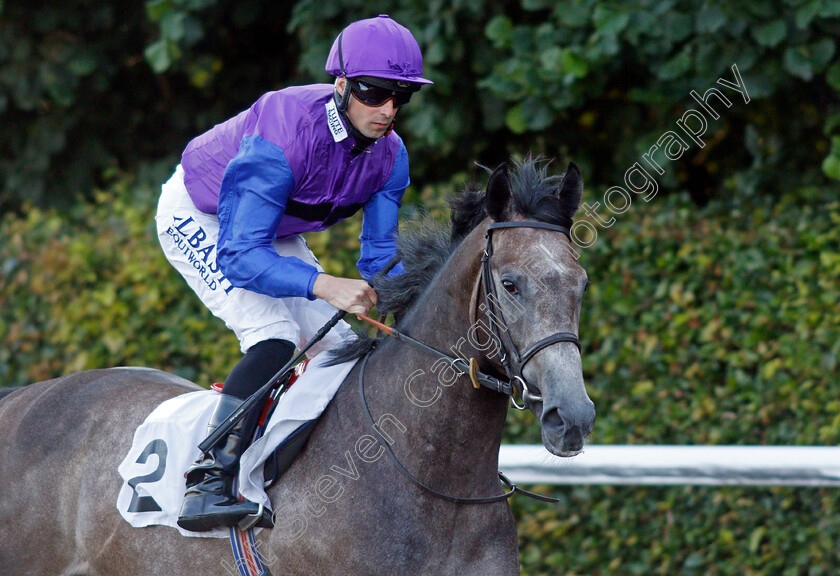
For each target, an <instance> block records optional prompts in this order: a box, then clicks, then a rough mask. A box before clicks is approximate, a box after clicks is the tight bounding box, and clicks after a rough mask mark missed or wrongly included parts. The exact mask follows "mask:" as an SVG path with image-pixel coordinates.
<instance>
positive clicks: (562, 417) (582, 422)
mask: <svg viewBox="0 0 840 576" xmlns="http://www.w3.org/2000/svg"><path fill="white" fill-rule="evenodd" d="M541 424H542V440H543V444H544V445H545V447H546V449H548V451H549V452H551V453H552V454H554V455H555V456H562V457H564V458H566V457H570V456H575V455H577V454H579V453H580V452H581V450H583V441H584V440H585V439H586V437H587V436H589V435H590V434H591V433H592V430H593V428H594V427H595V405H594V404H593V403H592V401H590V400H588V399H587V402H586V403H585V404H583V405H581V406H577V407H576V408H575V409H574V410H564V409H563V408H553V409H549V410H547V411H546V412H544V413H543V414H542V418H541Z"/></svg>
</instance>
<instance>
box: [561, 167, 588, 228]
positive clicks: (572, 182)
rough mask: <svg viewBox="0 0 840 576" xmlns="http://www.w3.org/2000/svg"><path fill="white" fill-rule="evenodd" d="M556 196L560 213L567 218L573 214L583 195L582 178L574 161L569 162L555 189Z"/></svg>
mask: <svg viewBox="0 0 840 576" xmlns="http://www.w3.org/2000/svg"><path fill="white" fill-rule="evenodd" d="M557 196H558V197H559V199H560V211H561V213H562V214H563V215H564V216H568V217H569V218H571V217H572V216H574V215H575V212H577V209H578V206H580V199H581V196H583V178H582V177H581V175H580V170H578V167H577V165H576V164H575V163H574V162H569V167H568V168H566V174H565V175H564V176H563V180H562V181H561V182H560V187H559V188H558V189H557Z"/></svg>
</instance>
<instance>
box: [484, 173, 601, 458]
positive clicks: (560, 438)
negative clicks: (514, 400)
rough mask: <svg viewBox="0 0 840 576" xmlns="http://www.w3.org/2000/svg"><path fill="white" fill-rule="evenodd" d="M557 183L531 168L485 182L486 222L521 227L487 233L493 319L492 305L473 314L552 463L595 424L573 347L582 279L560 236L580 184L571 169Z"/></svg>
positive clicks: (574, 449) (574, 450) (578, 445)
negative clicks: (493, 329)
mask: <svg viewBox="0 0 840 576" xmlns="http://www.w3.org/2000/svg"><path fill="white" fill-rule="evenodd" d="M557 180H558V178H549V177H546V176H545V166H544V165H539V164H537V163H536V162H534V161H527V162H525V163H523V164H521V165H517V167H516V170H514V171H513V173H510V172H509V171H508V169H507V167H506V166H505V165H503V166H501V167H499V168H498V169H497V170H496V171H495V172H494V173H493V174H492V176H491V177H490V181H489V183H488V186H487V192H486V195H485V210H486V212H487V214H488V215H489V216H490V218H491V219H492V220H493V221H495V222H497V223H499V222H522V223H523V224H525V225H524V226H522V227H512V228H498V229H494V230H492V231H491V232H492V238H491V246H488V249H489V251H490V253H491V254H492V256H490V257H489V270H490V276H491V279H492V283H493V285H492V286H490V285H488V284H487V280H485V290H484V292H485V293H487V292H490V293H491V294H492V293H493V292H495V294H496V296H495V301H496V303H495V306H496V308H498V311H494V309H493V307H494V302H492V300H493V298H491V302H485V305H484V306H479V309H480V310H481V311H482V312H483V313H484V318H485V320H486V321H487V322H488V323H491V322H492V321H494V320H495V321H496V324H497V327H498V334H499V336H500V344H501V350H500V353H499V354H498V357H497V358H494V359H492V361H493V363H494V364H496V365H497V366H498V367H501V368H502V369H504V370H506V371H507V372H508V373H509V375H511V373H512V376H513V377H514V378H513V379H514V382H513V383H514V384H516V385H517V386H519V387H520V388H523V389H524V390H527V394H523V400H525V404H526V405H527V406H528V407H529V408H530V409H531V410H532V411H533V412H534V414H535V415H536V416H537V418H539V420H540V423H541V425H542V440H543V444H544V445H545V447H546V448H547V449H548V450H549V451H550V452H551V453H553V454H556V455H558V456H574V455H575V454H578V453H579V452H580V451H581V449H582V448H583V441H584V438H586V437H587V436H588V435H589V434H590V433H591V432H592V428H593V426H594V423H595V407H594V404H593V403H592V401H591V400H590V399H589V397H588V396H587V394H586V388H585V386H584V382H583V370H582V365H581V355H580V350H579V348H578V343H577V342H576V341H577V337H576V335H577V334H578V323H579V319H580V308H581V300H582V298H583V293H584V290H585V289H586V285H587V276H586V271H585V270H584V269H583V268H582V267H581V266H580V264H579V263H578V262H577V259H576V253H575V251H574V250H573V249H572V245H571V241H570V239H569V236H568V235H567V234H568V232H567V231H566V232H565V233H564V232H563V229H566V230H568V229H569V228H571V225H572V216H573V215H574V213H575V211H576V210H577V208H578V205H579V204H580V199H581V194H582V192H583V181H582V179H581V175H580V172H579V171H578V169H577V166H575V165H574V164H569V167H568V169H567V170H566V174H565V176H564V177H563V178H562V180H561V181H560V182H559V185H558V182H557ZM529 222H530V223H536V226H533V225H527V223H529ZM541 224H548V226H545V227H539V226H540V225H541ZM488 308H489V310H488ZM499 312H501V313H499ZM558 333H560V334H558ZM544 339H546V340H545V341H543V340H544ZM506 363H507V366H505V364H506ZM518 375H521V380H519V379H518V378H516V376H518ZM523 381H524V383H523ZM529 397H530V398H529Z"/></svg>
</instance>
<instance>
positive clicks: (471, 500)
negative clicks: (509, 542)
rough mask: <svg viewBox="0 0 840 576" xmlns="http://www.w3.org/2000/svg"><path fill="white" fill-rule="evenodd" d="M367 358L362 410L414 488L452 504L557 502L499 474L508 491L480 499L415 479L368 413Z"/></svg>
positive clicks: (362, 373) (361, 389)
mask: <svg viewBox="0 0 840 576" xmlns="http://www.w3.org/2000/svg"><path fill="white" fill-rule="evenodd" d="M368 358H370V352H368V353H367V354H365V357H364V358H363V359H362V364H361V366H360V367H359V398H360V399H361V401H362V408H363V409H364V412H365V415H366V416H367V418H368V422H370V425H371V428H372V429H373V431H374V433H375V434H376V439H377V441H379V445H380V446H382V448H384V449H385V454H387V455H388V458H390V459H391V462H393V463H394V466H396V467H397V470H399V471H400V474H402V475H403V476H405V477H406V478H408V479H409V480H411V483H412V484H414V485H415V486H417V487H419V488H422V489H423V490H425V491H426V492H428V493H429V494H431V495H432V496H435V497H437V498H440V499H442V500H446V501H447V502H452V503H454V504H492V503H494V502H501V501H503V500H508V499H510V498H511V497H512V496H513V495H514V494H516V493H517V492H519V493H520V494H524V495H525V496H530V497H531V498H536V499H537V500H541V501H543V502H551V503H555V502H559V501H560V499H559V498H552V497H551V496H543V495H542V494H536V493H534V492H530V491H528V490H524V489H522V488H520V487H519V486H517V485H516V484H514V483H513V482H511V481H510V479H509V478H508V477H507V476H505V475H504V474H502V473H501V472H499V479H500V480H501V481H502V482H503V483H504V484H505V485H506V486H507V487H508V488H510V490H508V491H507V492H505V493H503V494H497V495H496V496H485V497H482V498H462V497H459V496H450V495H449V494H444V493H443V492H439V491H438V490H435V489H434V488H432V487H431V486H428V485H426V484H423V483H422V482H421V481H420V480H418V479H417V477H415V476H414V475H413V474H412V473H411V472H409V471H408V470H406V468H405V466H403V465H402V463H401V462H400V461H399V460H398V459H397V457H396V456H395V455H394V452H393V451H392V450H391V446H390V444H388V441H387V440H386V439H385V437H384V436H383V435H382V433H381V432H380V431H379V428H378V427H377V426H376V421H375V420H374V419H373V414H371V413H370V407H369V406H368V403H367V398H366V397H365V367H366V366H367V361H368Z"/></svg>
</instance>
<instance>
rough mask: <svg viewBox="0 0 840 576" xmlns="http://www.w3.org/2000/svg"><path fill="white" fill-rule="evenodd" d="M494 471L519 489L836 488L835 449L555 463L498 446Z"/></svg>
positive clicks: (595, 452) (591, 457) (542, 453)
mask: <svg viewBox="0 0 840 576" xmlns="http://www.w3.org/2000/svg"><path fill="white" fill-rule="evenodd" d="M499 467H500V469H501V470H502V472H504V473H505V475H507V476H508V477H509V478H510V479H511V480H512V481H513V482H515V483H521V484H632V485H708V486H724V485H741V486H840V447H827V446H620V445H615V446H610V445H600V446H598V445H593V446H586V448H585V449H584V451H583V453H582V454H579V455H578V456H575V457H574V458H558V457H556V456H552V455H551V454H549V453H548V452H547V451H546V449H545V448H544V447H542V446H540V445H503V446H502V449H501V452H500V454H499Z"/></svg>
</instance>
